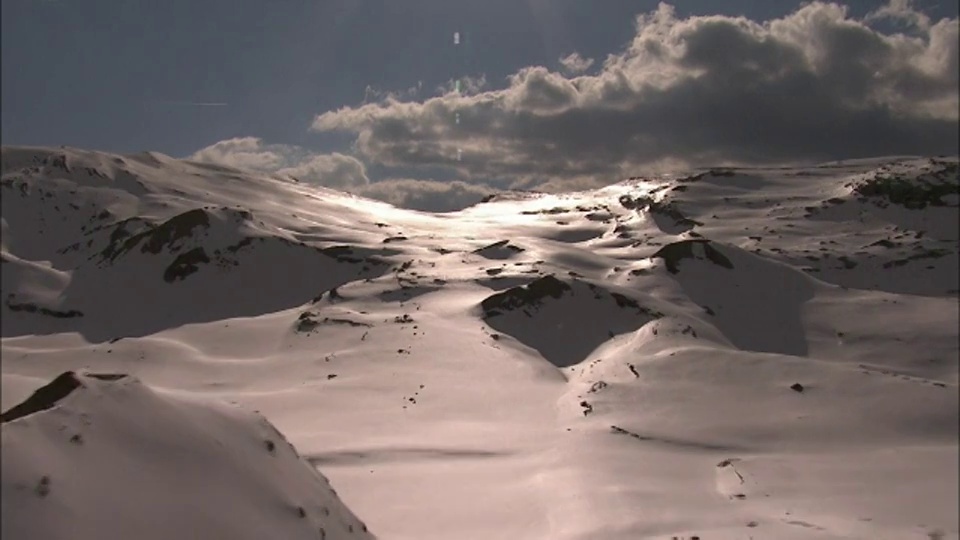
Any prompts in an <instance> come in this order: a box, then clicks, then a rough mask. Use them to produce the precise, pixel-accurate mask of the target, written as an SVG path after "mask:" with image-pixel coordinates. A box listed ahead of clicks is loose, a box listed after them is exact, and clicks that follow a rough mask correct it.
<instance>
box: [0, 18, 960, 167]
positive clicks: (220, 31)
mask: <svg viewBox="0 0 960 540" xmlns="http://www.w3.org/2000/svg"><path fill="white" fill-rule="evenodd" d="M656 4H657V2H654V1H647V0H644V1H625V0H603V1H591V0H553V1H543V0H477V1H469V2H467V1H453V0H392V1H390V0H271V1H266V0H122V1H116V0H69V1H68V0H60V1H58V0H3V2H2V79H0V81H2V94H0V95H2V115H0V121H2V142H3V144H17V145H20V144H24V145H70V146H77V147H82V148H90V149H97V150H106V151H115V152H136V151H141V150H156V151H160V152H163V153H166V154H170V155H173V156H185V155H188V154H190V153H192V152H194V151H196V150H198V149H200V148H202V147H205V146H207V145H210V144H213V143H215V142H216V141H219V140H223V139H230V138H233V137H241V136H255V137H260V138H263V139H264V140H266V141H269V142H270V143H276V144H292V145H299V146H302V147H306V148H309V149H311V150H315V151H329V150H332V149H338V148H340V149H342V148H345V147H347V146H349V142H350V141H351V140H352V137H351V136H349V135H343V134H328V133H316V132H311V131H309V126H310V124H311V122H312V121H313V119H314V117H315V116H316V115H317V114H320V113H323V112H325V111H330V110H335V109H338V108H340V107H344V106H356V105H359V104H360V103H361V102H362V101H363V98H364V90H365V88H366V87H367V86H368V85H369V86H372V87H374V88H376V89H380V90H402V89H405V88H408V87H411V86H415V85H417V83H418V81H422V83H423V85H424V88H425V89H433V88H435V87H436V86H438V85H440V84H442V83H444V82H445V81H448V80H450V79H453V78H454V77H457V76H458V75H460V74H461V73H462V72H466V73H469V74H479V73H484V74H486V77H487V80H488V81H489V83H490V86H491V87H493V88H497V87H501V86H504V85H505V77H506V76H508V75H510V74H512V73H515V72H516V71H517V70H518V69H520V68H522V67H524V66H531V65H543V66H547V67H549V68H551V69H556V68H557V59H558V58H559V57H560V56H561V55H566V54H569V53H571V52H574V51H577V52H579V53H580V54H581V55H583V56H584V57H593V58H596V59H597V60H598V62H599V61H602V60H603V58H605V57H606V55H607V54H611V53H618V52H620V51H621V50H622V49H623V46H624V44H625V43H627V42H628V41H629V40H630V39H631V38H632V36H633V35H634V21H633V19H634V16H635V15H637V14H638V13H641V12H645V11H650V10H653V9H655V8H656ZM950 4H951V3H950V2H946V1H941V2H934V1H928V2H916V3H915V5H916V6H918V7H922V8H923V10H924V11H925V12H927V13H928V14H930V15H931V16H933V17H934V19H937V18H940V17H955V16H956V5H953V6H952V8H947V7H945V6H949V5H950ZM953 4H956V2H953ZM674 5H675V6H676V8H677V14H678V15H679V16H686V15H690V14H713V13H720V14H727V15H739V14H745V15H747V16H749V17H750V18H752V19H754V20H765V19H769V18H772V17H779V16H783V15H785V14H787V13H788V12H790V11H792V10H795V9H796V8H797V6H798V5H799V4H798V3H797V2H783V1H764V2H758V1H756V0H725V1H723V2H716V1H708V0H702V1H696V0H691V1H682V0H678V1H677V2H675V3H674ZM879 5H880V3H879V2H868V1H857V2H851V3H850V6H851V14H852V15H862V14H864V13H866V12H868V11H870V10H873V9H876V8H877V7H878V6H879ZM950 9H952V11H950ZM457 30H459V31H461V32H463V33H464V34H465V36H466V37H468V38H469V41H468V42H467V43H464V46H463V47H462V48H456V47H454V46H453V44H452V39H451V35H452V33H453V32H454V31H457ZM430 93H431V92H428V94H430ZM420 97H421V98H425V97H429V95H421V96H420ZM191 102H193V103H201V102H203V103H226V105H225V106H214V105H193V104H190V103H191Z"/></svg>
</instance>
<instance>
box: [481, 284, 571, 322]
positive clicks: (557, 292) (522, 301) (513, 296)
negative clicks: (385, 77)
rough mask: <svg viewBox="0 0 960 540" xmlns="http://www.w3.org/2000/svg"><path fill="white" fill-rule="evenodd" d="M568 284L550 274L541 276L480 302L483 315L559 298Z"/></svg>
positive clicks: (567, 289) (568, 288) (495, 313)
mask: <svg viewBox="0 0 960 540" xmlns="http://www.w3.org/2000/svg"><path fill="white" fill-rule="evenodd" d="M569 290H570V285H567V284H566V283H564V282H562V281H560V280H559V279H557V278H556V277H554V276H552V275H547V276H543V277H542V278H539V279H537V280H535V281H533V282H531V283H529V284H528V285H526V286H523V287H513V288H511V289H507V290H505V291H503V292H500V293H497V294H495V295H493V296H490V297H489V298H487V299H485V300H484V301H483V302H481V304H480V306H481V307H482V308H483V311H484V316H485V317H493V316H496V315H499V314H500V313H501V312H502V311H509V310H512V309H517V308H520V307H528V306H536V305H539V304H540V303H541V301H542V300H543V299H545V298H547V297H551V298H560V297H561V296H562V295H563V293H564V292H565V291H569Z"/></svg>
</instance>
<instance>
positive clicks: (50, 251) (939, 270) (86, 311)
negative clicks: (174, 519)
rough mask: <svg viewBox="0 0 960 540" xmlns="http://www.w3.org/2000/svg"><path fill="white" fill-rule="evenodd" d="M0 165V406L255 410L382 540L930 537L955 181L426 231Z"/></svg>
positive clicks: (787, 183)
mask: <svg viewBox="0 0 960 540" xmlns="http://www.w3.org/2000/svg"><path fill="white" fill-rule="evenodd" d="M2 161H3V163H2V184H0V185H2V187H0V189H2V204H3V213H2V217H3V238H2V243H3V253H2V255H3V259H2V260H3V282H2V289H3V290H2V296H3V307H2V308H0V309H2V310H3V313H2V315H3V319H2V335H3V349H2V352H3V369H2V374H3V378H2V382H3V388H2V390H3V408H4V409H8V408H10V407H12V406H14V405H16V404H17V403H19V402H20V401H22V400H23V399H25V398H26V397H27V396H28V395H29V394H30V393H31V392H32V391H33V390H35V389H36V388H38V387H40V386H43V385H44V384H46V383H48V382H49V381H50V380H51V379H52V378H53V377H56V376H57V375H59V374H60V373H63V372H64V371H68V370H80V369H91V370H94V371H98V372H112V373H129V374H131V375H134V376H136V377H137V378H138V379H139V380H142V381H143V383H144V386H140V387H139V388H141V389H142V392H144V393H148V392H154V393H156V394H157V395H162V396H164V397H163V399H167V397H166V396H168V395H173V394H171V392H173V393H175V394H176V396H178V399H179V398H181V397H183V396H191V399H193V400H203V401H204V402H205V403H206V402H208V401H210V400H220V401H227V402H233V403H235V404H237V405H238V406H239V407H241V408H243V409H247V410H257V411H259V412H260V413H261V414H263V415H264V417H265V418H267V419H269V421H270V422H271V423H272V424H273V425H275V426H277V428H278V429H279V430H280V431H281V432H282V433H284V435H285V436H286V437H287V438H288V439H289V440H290V442H291V443H292V444H293V445H294V446H295V447H296V449H297V451H298V452H299V454H300V455H302V456H304V458H305V459H306V460H307V461H308V462H309V463H311V464H312V465H313V466H315V467H318V468H319V470H321V471H322V472H323V474H325V475H327V476H328V477H329V478H330V479H331V480H332V482H333V484H334V485H335V486H336V487H337V489H338V492H339V494H340V496H341V497H342V499H343V501H344V503H345V504H346V505H347V506H349V507H350V508H351V509H352V510H354V511H355V512H356V513H357V515H358V516H361V517H362V518H363V520H364V521H365V522H366V523H367V524H369V526H370V530H371V531H374V532H375V533H376V534H377V535H378V536H379V537H382V538H401V539H418V540H419V539H449V538H458V539H472V538H477V539H480V538H524V539H526V538H530V539H551V540H553V539H559V540H565V539H594V538H603V539H621V538H622V539H635V538H673V537H677V538H686V539H689V538H693V537H695V536H698V537H700V538H702V539H711V540H713V539H726V538H731V539H732V538H738V539H739V538H750V537H753V538H784V539H791V538H798V539H806V538H878V539H879V538H890V539H900V538H921V539H922V538H935V537H939V538H957V537H958V517H957V510H956V509H957V505H958V495H957V492H958V481H957V457H958V456H957V453H958V428H957V424H958V420H960V414H958V394H957V386H958V379H960V378H958V338H957V328H958V324H960V312H958V303H957V295H958V290H960V285H958V250H957V240H958V233H957V231H958V201H960V195H958V188H957V183H958V160H957V159H956V158H936V159H929V158H919V157H916V158H915V157H896V158H878V159H873V160H858V161H851V162H838V163H827V164H821V165H818V166H811V167H806V168H767V169H723V170H719V169H717V170H707V171H700V172H696V173H695V174H688V175H683V174H678V175H664V176H657V177H650V178H646V177H637V178H632V179H628V180H625V181H624V182H621V183H619V184H616V185H612V186H608V187H606V188H603V189H599V190H592V191H586V192H579V193H568V194H562V195H547V194H535V193H507V194H502V195H498V196H496V197H493V198H492V199H491V200H489V201H487V202H485V203H482V204H479V205H477V206H475V207H472V208H468V209H466V210H463V211H460V212H454V213H448V214H425V213H420V212H413V211H406V210H400V209H396V208H393V207H390V206H388V205H386V204H383V203H378V202H373V201H368V200H364V199H359V198H356V197H353V196H350V195H346V194H341V193H337V192H333V191H330V190H325V189H321V188H314V187H310V186H305V185H301V184H299V183H296V182H294V181H292V180H291V179H287V178H283V177H269V176H263V175H257V174H251V173H246V172H243V171H237V170H233V169H227V168H217V167H211V166H209V165H203V164H197V163H190V162H184V161H179V160H175V159H172V158H169V157H166V156H162V155H159V154H152V153H150V154H140V155H135V156H114V155H109V154H103V153H97V152H88V151H81V150H76V149H47V148H7V147H5V148H3V160H2ZM124 380H127V379H124ZM97 384H99V382H98V383H97ZM151 389H152V390H151ZM138 391H139V390H138ZM151 395H152V394H151ZM50 412H51V413H52V412H53V411H50ZM46 414H48V413H38V414H37V415H36V416H38V417H40V418H44V415H46ZM29 418H31V417H25V418H23V419H21V420H16V421H14V422H11V423H9V424H4V426H3V430H4V449H5V451H4V470H5V471H6V470H7V468H8V466H9V467H20V465H8V463H7V462H8V452H7V451H6V448H7V444H8V443H7V439H8V433H12V431H11V430H12V428H13V426H14V425H16V424H17V423H18V422H24V421H26V420H28V419H29ZM24 440H25V441H27V442H24V443H23V444H24V445H25V446H26V445H29V444H36V443H31V442H30V440H29V439H28V438H25V439H24ZM110 441H111V443H110V444H111V445H113V446H114V447H115V449H114V451H115V452H119V453H122V454H125V453H136V452H138V451H137V450H136V446H135V445H133V446H131V444H132V443H130V442H129V438H118V439H110ZM237 444H238V451H241V453H242V452H246V451H247V450H246V448H247V447H245V446H243V445H242V444H240V443H237ZM227 446H228V447H230V448H232V447H233V444H230V445H227ZM163 447H164V448H166V447H167V446H166V445H164V446H163ZM67 450H72V448H71V447H69V446H68V447H67V448H66V449H65V451H64V453H62V454H57V455H56V459H55V461H56V462H57V463H67V462H69V461H70V460H72V459H78V458H73V457H71V453H70V452H69V451H67ZM251 451H252V450H251ZM258 451H259V449H258ZM228 453H229V452H228ZM18 459H26V458H25V457H21V458H18ZM166 459H169V460H170V463H174V462H175V461H176V459H178V458H177V457H176V456H175V455H166ZM210 459H211V460H212V459H214V457H213V455H212V454H211V457H210ZM223 459H224V460H225V466H227V465H229V464H230V463H233V462H231V461H229V460H230V458H229V456H227V455H225V456H224V457H223ZM251 459H252V458H251ZM258 459H259V458H258ZM26 463H30V462H29V461H28V462H26ZM64 466H65V465H64ZM22 467H23V468H25V470H28V467H27V465H23V466H22ZM291 467H292V465H291ZM4 476H5V478H4V480H3V482H4V484H3V489H4V493H6V492H7V490H8V489H13V488H12V487H8V480H7V479H6V475H4ZM174 476H175V475H174ZM77 481H78V482H83V481H86V480H84V479H78V480H77ZM90 481H92V480H90ZM184 481H186V480H184ZM252 481H253V480H251V482H252ZM263 481H266V480H263ZM277 482H278V484H277V486H276V489H278V490H283V493H285V496H286V497H287V498H288V499H289V498H292V497H294V495H292V494H291V493H290V492H288V491H285V490H286V489H287V487H286V486H287V484H286V482H281V481H280V480H277ZM290 489H293V488H292V487H291V488H290ZM298 489H299V488H298ZM303 489H305V490H307V491H306V492H310V490H309V488H307V487H304V488H303ZM51 493H52V491H51ZM312 493H314V495H313V496H315V497H321V496H323V495H322V493H323V490H322V489H319V490H315V491H314V492H312ZM152 496H155V497H158V498H162V497H164V496H166V495H165V494H164V493H162V490H160V489H158V493H156V494H154V495H152ZM35 502H36V501H33V500H32V499H31V504H33V503H35ZM43 502H46V500H44V501H41V503H43ZM69 502H71V501H69V500H67V501H66V502H64V504H67V503H69ZM10 504H12V503H10ZM78 504H79V503H78ZM89 504H95V503H93V502H89ZM7 505H8V503H7V502H6V497H5V499H4V510H5V511H6V509H7ZM32 508H34V510H30V511H29V512H34V511H36V512H40V511H42V507H32ZM210 511H211V512H215V511H216V508H214V507H211V509H210ZM38 515H39V514H38ZM63 519H64V523H66V522H67V521H66V520H68V519H69V518H68V517H64V518H63ZM276 519H278V520H282V519H283V518H276ZM271 523H273V522H272V521H271ZM277 523H278V525H277V527H284V526H290V527H294V528H295V527H297V526H298V524H297V523H296V520H294V523H292V524H290V523H287V522H283V524H279V521H278V522H277ZM51 526H54V525H51ZM56 526H68V525H65V524H61V525H56ZM278 530H279V529H278ZM284 534H285V533H278V535H279V536H283V535H284ZM290 534H291V535H294V534H297V533H290ZM289 537H294V536H289Z"/></svg>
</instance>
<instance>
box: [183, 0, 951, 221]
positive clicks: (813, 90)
mask: <svg viewBox="0 0 960 540" xmlns="http://www.w3.org/2000/svg"><path fill="white" fill-rule="evenodd" d="M958 21H960V20H958V19H957V18H953V19H942V20H939V21H932V20H931V19H930V18H929V17H928V16H926V15H925V14H924V13H921V12H919V11H917V10H916V9H914V8H913V7H912V6H911V4H910V2H909V1H908V0H891V1H890V2H889V3H888V4H886V5H885V6H883V7H881V8H880V9H878V10H876V11H873V12H871V13H869V14H867V15H866V16H865V17H863V18H862V19H858V18H854V17H851V16H850V15H849V13H848V10H847V8H846V7H844V6H842V5H840V4H834V3H824V2H812V3H809V4H806V5H803V6H801V7H799V8H798V9H797V10H796V11H794V12H793V13H791V14H789V15H786V16H784V17H782V18H779V19H774V20H769V21H764V22H756V21H753V20H750V19H748V18H745V17H730V16H720V15H715V16H690V17H688V18H679V17H678V16H677V15H676V12H675V10H674V8H673V7H672V6H671V5H669V4H666V3H661V4H660V5H659V7H658V8H657V9H656V10H655V11H653V12H650V13H644V14H640V15H638V16H637V17H636V23H635V26H636V33H635V36H634V38H633V40H632V41H631V42H630V43H629V44H628V45H627V46H626V48H625V49H624V50H623V51H621V52H619V53H617V54H610V55H608V57H607V58H606V59H605V60H603V61H602V62H596V63H595V62H594V60H593V59H589V58H583V57H581V56H580V55H579V54H577V53H576V52H573V53H570V54H569V55H567V56H564V57H563V58H560V59H558V60H557V66H556V68H557V69H558V70H559V71H555V70H551V69H550V68H548V67H545V66H527V67H523V68H521V69H519V70H518V71H517V72H516V73H514V74H513V75H511V76H510V77H509V78H508V80H507V85H506V87H504V88H498V89H486V86H487V85H486V82H487V81H485V79H484V78H483V77H482V75H479V76H478V79H470V80H471V81H474V80H480V81H482V82H483V84H468V85H465V88H463V89H461V91H460V92H457V91H456V90H454V89H453V88H452V85H451V88H450V89H449V90H447V91H443V92H442V93H441V94H439V95H436V96H434V97H431V98H428V99H423V100H417V99H414V98H410V99H406V100H405V99H404V97H403V94H391V93H387V94H386V95H385V96H383V97H381V98H380V99H378V100H377V101H375V102H365V103H363V104H361V105H358V106H347V107H343V108H341V109H338V110H332V111H327V112H323V113H321V114H318V115H317V116H316V117H315V118H314V120H313V123H312V126H311V129H312V130H314V131H317V132H342V133H348V134H351V135H352V136H355V140H354V143H353V152H352V153H353V155H352V156H350V155H345V154H340V153H334V154H324V155H317V154H314V153H311V152H309V151H307V150H305V149H302V148H298V147H294V146H286V145H270V144H266V143H265V142H264V141H262V140H260V139H256V138H252V137H251V138H239V139H231V140H227V141H220V142H218V143H216V144H214V145H212V146H210V147H207V148H204V149H202V150H200V151H198V152H197V153H196V154H194V155H193V156H191V158H192V159H197V160H202V161H215V162H219V163H225V164H229V165H235V166H241V167H247V168H253V169H256V170H264V171H270V172H281V173H284V174H291V175H293V176H296V177H297V178H300V179H301V180H305V181H311V182H315V183H319V184H322V185H326V186H329V187H333V188H338V189H344V190H347V191H353V192H357V193H360V194H364V195H367V196H372V197H375V198H379V199H382V200H386V201H388V202H391V203H393V204H398V205H401V206H408V207H412V208H418V209H424V210H439V211H443V210H452V209H456V208H460V207H463V206H465V205H469V204H472V203H473V202H476V201H477V200H479V199H480V198H481V197H482V196H483V195H486V194H488V193H490V192H491V191H493V189H494V188H499V189H502V188H512V189H537V190H543V191H558V190H565V189H577V188H587V187H594V186H597V185H602V184H607V183H611V182H616V181H618V180H620V179H622V178H623V177H625V176H631V175H636V174H638V173H641V172H644V171H647V172H650V171H655V170H664V169H678V168H687V167H696V166H707V165H735V164H769V163H795V162H809V161H818V160H831V159H844V158H854V157H867V156H876V155H891V154H925V155H929V154H955V153H956V151H957V146H958V135H957V128H958V117H960V112H958V108H960V88H958V86H960V85H958V80H960V67H958V66H960V60H958V57H960V55H958V38H960V32H958V28H960V24H958ZM885 27H886V28H888V30H884V28H885ZM591 68H593V72H592V73H591ZM458 150H459V152H458ZM372 165H375V166H377V167H381V168H384V169H385V170H390V169H391V168H394V169H402V170H405V171H410V170H414V171H417V170H422V171H436V170H438V169H441V170H447V171H449V172H450V173H451V177H452V178H454V179H455V181H432V180H424V179H419V180H412V179H409V178H391V177H390V175H389V174H388V175H387V176H386V177H385V179H384V180H380V181H371V179H370V178H369V175H368V174H367V167H368V166H372ZM408 176H409V174H408ZM424 177H425V178H429V176H427V175H426V174H425V175H424Z"/></svg>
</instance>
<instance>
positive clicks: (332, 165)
mask: <svg viewBox="0 0 960 540" xmlns="http://www.w3.org/2000/svg"><path fill="white" fill-rule="evenodd" d="M187 159H189V160H192V161H200V162H205V163H216V164H218V165H228V166H230V167H236V168H238V169H249V170H253V171H258V172H265V173H276V174H280V175H285V176H292V177H294V178H296V179H297V180H301V181H305V182H310V183H312V184H318V185H322V186H326V187H329V188H334V189H341V190H349V189H351V188H357V187H361V186H365V185H367V184H368V183H370V180H369V178H368V177H367V170H366V166H364V164H363V163H362V162H361V161H359V160H358V159H356V158H354V157H351V156H347V155H344V154H340V153H332V154H315V153H311V152H310V151H309V150H306V149H304V148H301V147H298V146H293V145H285V144H265V143H264V142H263V140H262V139H259V138H257V137H238V138H234V139H227V140H223V141H219V142H217V143H214V144H212V145H210V146H208V147H206V148H203V149H201V150H198V151H197V152H195V153H194V154H193V155H191V156H189V157H188V158H187Z"/></svg>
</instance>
